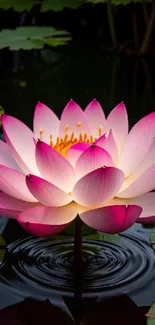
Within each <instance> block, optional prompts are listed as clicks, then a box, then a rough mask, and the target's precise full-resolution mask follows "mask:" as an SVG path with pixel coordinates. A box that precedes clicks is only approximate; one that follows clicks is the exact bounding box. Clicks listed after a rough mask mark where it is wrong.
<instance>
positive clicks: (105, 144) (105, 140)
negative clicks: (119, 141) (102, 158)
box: [95, 130, 118, 165]
mask: <svg viewBox="0 0 155 325" xmlns="http://www.w3.org/2000/svg"><path fill="white" fill-rule="evenodd" d="M95 144H96V145H97V146H99V147H101V148H103V149H105V150H106V151H107V152H108V153H109V154H110V156H111V157H112V160H113V162H114V163H115V165H116V163H117V158H118V150H117V145H116V141H115V139H114V136H113V133H112V130H110V131H108V132H107V133H105V134H103V135H102V136H101V137H100V138H99V139H97V140H96V141H95Z"/></svg>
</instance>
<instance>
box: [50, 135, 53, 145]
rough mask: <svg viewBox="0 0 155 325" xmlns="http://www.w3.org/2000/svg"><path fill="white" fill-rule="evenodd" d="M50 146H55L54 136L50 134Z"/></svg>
mask: <svg viewBox="0 0 155 325" xmlns="http://www.w3.org/2000/svg"><path fill="white" fill-rule="evenodd" d="M50 146H51V147H52V146H53V140H52V134H50Z"/></svg>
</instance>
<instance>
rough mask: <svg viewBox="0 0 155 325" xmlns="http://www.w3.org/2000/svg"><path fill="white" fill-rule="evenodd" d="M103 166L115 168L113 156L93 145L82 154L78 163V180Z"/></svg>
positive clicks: (76, 169) (76, 168)
mask: <svg viewBox="0 0 155 325" xmlns="http://www.w3.org/2000/svg"><path fill="white" fill-rule="evenodd" d="M103 166H112V167H113V166H114V163H113V160H112V158H111V156H110V155H109V153H108V152H107V151H106V150H104V149H102V148H100V147H98V146H96V145H91V146H90V147H89V148H88V149H86V150H85V151H84V152H83V153H82V154H81V156H80V157H79V159H78V160H77V162H76V165H75V172H76V178H77V179H80V178H81V177H83V176H84V175H86V174H88V173H90V172H92V171H93V170H95V169H98V168H101V167H103Z"/></svg>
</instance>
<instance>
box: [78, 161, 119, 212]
mask: <svg viewBox="0 0 155 325" xmlns="http://www.w3.org/2000/svg"><path fill="white" fill-rule="evenodd" d="M123 180H124V174H123V172H122V171H121V170H119V169H118V168H114V167H104V168H99V169H96V170H94V171H92V172H91V173H89V174H87V175H85V176H84V177H83V178H81V179H80V180H79V181H78V182H77V183H76V184H75V186H74V188H73V192H72V196H73V200H74V201H75V202H77V203H78V204H80V205H83V206H90V207H99V206H102V205H103V203H104V202H106V201H108V200H110V199H111V198H112V197H113V196H115V195H116V194H117V193H118V191H119V189H120V187H121V186H122V183H123Z"/></svg>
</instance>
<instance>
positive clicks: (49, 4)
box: [41, 0, 83, 11]
mask: <svg viewBox="0 0 155 325" xmlns="http://www.w3.org/2000/svg"><path fill="white" fill-rule="evenodd" d="M82 2H83V1H82V0H61V1H58V0H44V1H43V2H42V5H41V11H48V10H53V11H60V10H62V9H64V8H71V9H76V8H77V7H79V6H80V5H81V4H82Z"/></svg>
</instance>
